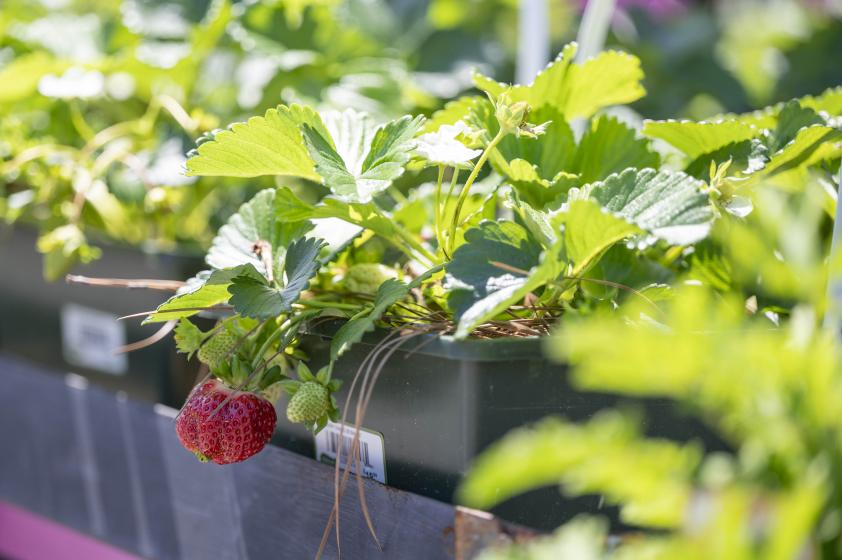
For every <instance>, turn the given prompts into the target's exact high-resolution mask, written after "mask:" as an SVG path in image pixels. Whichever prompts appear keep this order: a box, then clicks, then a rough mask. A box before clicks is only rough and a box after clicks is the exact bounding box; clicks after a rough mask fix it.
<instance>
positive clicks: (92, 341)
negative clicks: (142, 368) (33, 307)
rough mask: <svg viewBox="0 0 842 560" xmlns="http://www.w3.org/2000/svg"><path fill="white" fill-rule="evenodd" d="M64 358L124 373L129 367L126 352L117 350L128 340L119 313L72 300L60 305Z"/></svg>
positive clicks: (81, 364)
mask: <svg viewBox="0 0 842 560" xmlns="http://www.w3.org/2000/svg"><path fill="white" fill-rule="evenodd" d="M61 342H62V353H63V354H64V359H65V360H66V361H67V362H68V363H70V364H73V365H74V366H81V367H86V368H90V369H96V370H99V371H103V372H106V373H113V374H115V375H122V374H124V373H126V371H127V370H128V368H129V359H128V357H127V356H126V355H125V354H115V353H114V350H116V349H117V348H119V347H120V346H123V345H124V344H126V331H125V328H124V326H123V323H121V322H119V321H118V320H117V316H116V315H111V314H110V313H105V312H102V311H97V310H96V309H90V308H89V307H83V306H81V305H76V304H74V303H70V304H67V305H65V306H64V307H62V309H61Z"/></svg>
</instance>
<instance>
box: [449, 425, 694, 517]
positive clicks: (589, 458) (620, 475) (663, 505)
mask: <svg viewBox="0 0 842 560" xmlns="http://www.w3.org/2000/svg"><path fill="white" fill-rule="evenodd" d="M700 459H701V453H700V452H699V450H698V449H697V448H696V447H695V446H693V445H687V446H680V445H678V444H676V443H673V442H669V441H665V440H654V439H651V440H647V439H643V438H642V437H641V435H640V433H639V431H638V429H637V428H636V426H635V424H634V423H633V422H632V421H631V420H630V419H628V418H624V417H622V416H620V415H619V414H617V413H616V412H610V413H602V414H600V415H598V416H596V417H595V418H594V419H593V420H591V421H590V422H588V423H587V424H585V425H576V424H571V423H569V422H565V421H562V420H560V419H556V418H549V419H546V420H543V421H542V422H540V423H539V424H537V425H536V426H534V427H529V428H521V429H519V430H516V431H514V432H511V433H510V434H508V435H507V436H506V437H504V438H503V439H502V440H501V441H500V442H498V443H496V444H494V445H493V446H492V447H491V448H489V449H488V450H487V451H485V452H484V453H483V454H482V455H481V456H480V457H479V458H478V459H477V461H476V463H475V464H474V466H473V467H472V468H471V470H470V472H469V473H468V476H467V478H466V480H465V482H464V484H463V485H462V487H461V488H460V489H459V497H460V501H462V502H463V503H466V504H467V505H470V506H471V507H477V508H482V509H488V508H490V507H492V506H494V505H496V504H498V503H500V502H502V501H505V500H506V499H508V498H511V497H512V496H515V495H517V494H521V493H523V492H526V491H529V490H532V489H535V488H540V487H542V486H547V485H551V484H561V485H562V486H563V487H564V489H565V491H566V492H565V493H567V494H575V495H581V494H594V493H598V494H601V495H603V496H604V497H605V498H606V499H607V500H608V502H609V503H614V504H617V503H619V504H621V507H622V509H621V518H622V519H623V521H624V522H626V523H633V524H639V525H646V526H651V527H675V526H678V525H679V524H680V523H681V521H682V520H683V519H684V515H685V512H686V508H687V506H688V501H689V498H690V495H691V492H692V485H691V481H692V477H693V474H694V471H695V469H696V468H697V466H698V465H699V462H700ZM629 465H634V469H633V471H631V472H629V470H628V468H629Z"/></svg>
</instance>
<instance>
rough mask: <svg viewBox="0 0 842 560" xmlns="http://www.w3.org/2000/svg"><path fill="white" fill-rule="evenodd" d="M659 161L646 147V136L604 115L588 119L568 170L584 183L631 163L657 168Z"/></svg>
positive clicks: (619, 169)
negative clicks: (639, 136) (588, 122)
mask: <svg viewBox="0 0 842 560" xmlns="http://www.w3.org/2000/svg"><path fill="white" fill-rule="evenodd" d="M659 163H660V158H659V157H658V154H657V153H655V152H654V151H652V150H651V149H650V148H649V142H648V141H647V140H646V139H644V138H638V137H637V134H636V133H635V131H634V130H633V129H631V128H629V127H628V126H626V125H625V124H623V123H622V122H620V121H619V120H617V119H616V118H614V117H610V116H604V115H603V116H600V117H597V118H595V119H593V120H592V121H591V123H590V127H589V128H588V130H586V131H585V134H584V135H583V136H582V139H581V141H580V142H579V145H578V146H577V147H576V154H575V158H574V159H573V162H572V165H571V167H570V169H569V170H568V171H570V172H571V173H575V174H577V175H579V179H580V181H581V182H582V184H584V183H590V182H592V181H599V180H602V179H605V178H606V177H608V176H609V175H611V174H612V173H619V172H621V171H625V170H626V169H628V168H630V167H636V168H638V169H643V168H644V167H653V168H656V167H658V164H659Z"/></svg>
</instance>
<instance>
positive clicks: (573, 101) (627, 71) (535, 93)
mask: <svg viewBox="0 0 842 560" xmlns="http://www.w3.org/2000/svg"><path fill="white" fill-rule="evenodd" d="M576 50H577V45H576V43H570V44H568V45H567V46H566V47H564V49H563V50H562V51H561V53H560V54H559V55H558V57H557V58H556V59H555V60H554V61H553V62H552V63H550V65H549V66H547V67H546V68H545V69H544V70H543V71H542V72H540V73H539V74H538V75H537V76H536V77H535V80H534V81H533V82H532V83H531V84H529V85H528V86H514V87H512V88H511V90H510V92H511V96H512V101H526V102H528V103H529V104H530V105H531V106H532V107H533V108H534V109H537V108H540V107H542V106H544V105H550V106H552V107H554V108H555V109H557V110H558V111H559V112H560V113H561V114H563V115H564V116H565V118H566V119H568V120H570V119H573V118H576V117H590V116H592V115H593V114H594V113H596V112H597V111H598V110H599V109H602V108H603V107H608V106H611V105H619V104H623V103H631V102H632V101H636V100H637V99H640V98H641V97H643V95H644V94H645V90H644V89H643V86H642V85H641V80H642V79H643V72H642V70H641V69H640V61H639V60H638V59H637V58H636V57H634V56H632V55H630V54H626V53H623V52H618V51H605V52H602V53H600V54H599V55H597V56H595V57H594V58H591V59H589V60H587V61H586V62H584V63H583V64H575V63H573V58H574V57H575V56H576ZM474 83H475V85H476V86H477V87H478V88H479V89H481V90H483V91H485V92H487V93H489V94H490V95H491V96H492V97H494V98H496V97H497V96H498V95H500V93H502V92H503V91H504V90H506V88H507V87H509V86H507V85H506V84H501V83H498V82H495V81H494V80H492V79H490V78H487V77H485V76H482V75H475V76H474Z"/></svg>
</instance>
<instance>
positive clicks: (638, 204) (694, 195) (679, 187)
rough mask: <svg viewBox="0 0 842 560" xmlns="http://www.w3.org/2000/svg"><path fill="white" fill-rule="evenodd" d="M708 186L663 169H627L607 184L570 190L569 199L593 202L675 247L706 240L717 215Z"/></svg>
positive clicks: (611, 177)
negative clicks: (712, 206) (708, 193)
mask: <svg viewBox="0 0 842 560" xmlns="http://www.w3.org/2000/svg"><path fill="white" fill-rule="evenodd" d="M704 189H705V183H704V182H702V181H699V180H698V179H695V178H693V177H691V176H690V175H687V174H686V173H682V172H681V171H670V170H667V169H662V170H660V171H656V170H654V169H641V170H637V169H627V170H625V171H623V172H622V173H615V174H614V175H611V176H610V177H608V178H607V179H605V181H599V182H596V183H591V184H589V185H586V186H584V187H582V188H581V189H572V190H571V191H570V200H571V201H573V200H581V199H591V200H594V201H596V202H597V203H598V204H599V205H600V206H601V207H602V208H604V209H605V210H607V211H608V212H611V213H612V214H614V215H615V216H617V217H618V218H621V219H623V220H625V221H626V222H628V223H629V224H633V225H635V226H637V227H638V228H640V229H641V230H644V231H646V232H648V233H651V234H652V235H654V236H655V237H658V238H660V239H663V240H664V241H666V242H667V243H670V244H673V245H685V244H690V243H695V242H696V241H699V240H701V239H704V238H705V237H706V236H707V234H708V233H709V231H710V227H711V223H712V222H713V218H714V214H713V210H712V208H711V205H710V201H709V198H708V195H707V194H706V193H705V192H704Z"/></svg>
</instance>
